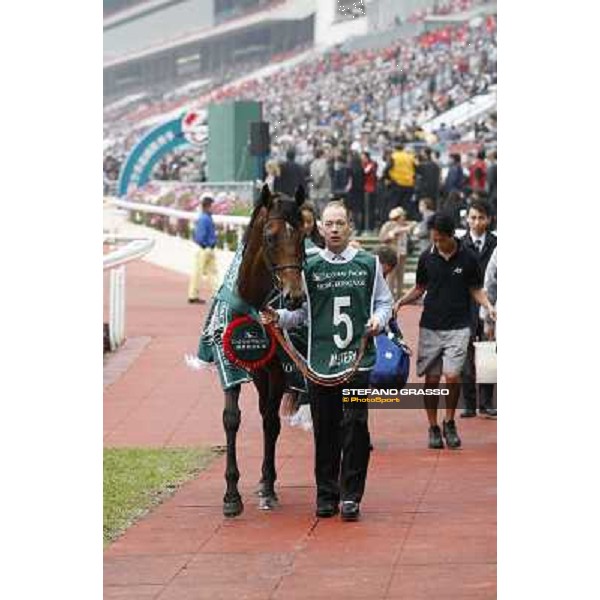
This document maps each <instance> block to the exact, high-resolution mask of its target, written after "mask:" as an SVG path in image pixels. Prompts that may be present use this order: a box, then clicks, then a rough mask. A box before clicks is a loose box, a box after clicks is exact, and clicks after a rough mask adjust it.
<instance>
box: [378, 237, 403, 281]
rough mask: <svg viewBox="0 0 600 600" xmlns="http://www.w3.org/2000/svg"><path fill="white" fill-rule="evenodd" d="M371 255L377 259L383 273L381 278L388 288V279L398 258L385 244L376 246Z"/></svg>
mask: <svg viewBox="0 0 600 600" xmlns="http://www.w3.org/2000/svg"><path fill="white" fill-rule="evenodd" d="M373 254H375V256H377V257H378V258H379V263H380V264H381V272H382V273H383V277H384V279H385V280H386V281H387V284H388V287H389V285H390V281H389V277H390V274H391V273H392V272H393V271H394V269H395V268H396V265H397V264H398V256H397V255H396V252H395V250H394V249H393V248H391V247H390V246H388V245H387V244H383V245H381V246H377V248H375V250H373Z"/></svg>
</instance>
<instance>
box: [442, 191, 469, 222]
mask: <svg viewBox="0 0 600 600" xmlns="http://www.w3.org/2000/svg"><path fill="white" fill-rule="evenodd" d="M468 207H469V204H468V202H467V200H466V198H465V197H464V196H463V195H462V194H460V192H457V191H456V190H455V191H452V192H450V193H449V194H448V197H447V198H446V200H445V201H444V205H443V208H442V212H444V213H445V214H447V215H449V216H450V218H451V219H452V222H453V223H454V226H455V227H456V228H457V229H464V228H465V227H466V217H467V208H468Z"/></svg>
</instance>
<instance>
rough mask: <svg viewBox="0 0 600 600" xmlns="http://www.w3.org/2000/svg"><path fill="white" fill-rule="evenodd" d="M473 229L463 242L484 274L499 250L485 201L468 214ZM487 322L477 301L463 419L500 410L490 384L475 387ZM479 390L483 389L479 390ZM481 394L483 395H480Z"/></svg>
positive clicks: (464, 375)
mask: <svg viewBox="0 0 600 600" xmlns="http://www.w3.org/2000/svg"><path fill="white" fill-rule="evenodd" d="M467 223H468V226H469V229H468V231H467V233H466V234H465V236H464V237H463V238H462V240H461V243H462V245H463V246H464V247H465V248H467V249H468V250H470V251H471V252H473V253H474V255H475V256H476V257H477V262H478V264H479V268H480V270H481V272H482V273H485V270H486V268H487V266H488V263H489V261H490V258H491V256H492V254H493V252H494V251H495V249H496V245H497V240H496V236H495V235H493V234H492V233H490V232H489V226H490V223H491V208H490V206H489V204H488V203H487V202H485V201H484V200H475V201H473V202H472V203H471V205H470V206H469V211H468V214H467ZM483 326H484V323H483V320H482V319H481V318H480V317H479V307H478V306H477V305H476V303H475V302H474V301H473V302H472V306H471V337H470V339H469V347H468V351H467V359H466V361H465V364H464V367H463V372H462V381H463V383H462V393H463V398H464V403H465V408H464V410H463V411H462V413H461V415H460V416H461V417H467V418H468V417H474V416H475V415H476V414H477V413H476V410H477V405H478V404H479V414H481V415H485V416H487V417H492V418H494V417H495V416H496V409H495V408H494V407H493V406H492V402H493V394H494V386H493V385H489V384H482V385H479V386H476V385H475V347H474V346H473V342H475V341H478V340H482V339H483V338H484V335H483ZM477 387H479V389H477ZM478 392H479V393H478Z"/></svg>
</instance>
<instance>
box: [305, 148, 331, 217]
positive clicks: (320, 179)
mask: <svg viewBox="0 0 600 600" xmlns="http://www.w3.org/2000/svg"><path fill="white" fill-rule="evenodd" d="M330 196H331V175H330V173H329V163H328V162H327V158H326V157H325V152H324V151H323V149H322V148H316V149H315V158H314V159H313V161H312V162H311V163H310V197H311V200H312V201H313V202H314V203H315V206H316V209H317V212H318V214H319V215H320V214H321V213H322V212H323V209H324V208H325V204H327V202H328V201H329V197H330Z"/></svg>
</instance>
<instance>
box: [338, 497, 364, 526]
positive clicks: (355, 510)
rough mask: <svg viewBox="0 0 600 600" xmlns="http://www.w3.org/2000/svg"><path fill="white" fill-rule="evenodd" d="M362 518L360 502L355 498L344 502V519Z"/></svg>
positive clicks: (356, 519)
mask: <svg viewBox="0 0 600 600" xmlns="http://www.w3.org/2000/svg"><path fill="white" fill-rule="evenodd" d="M359 518H360V504H359V503H358V502H355V501H354V500H344V501H343V502H342V521H358V519H359Z"/></svg>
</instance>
